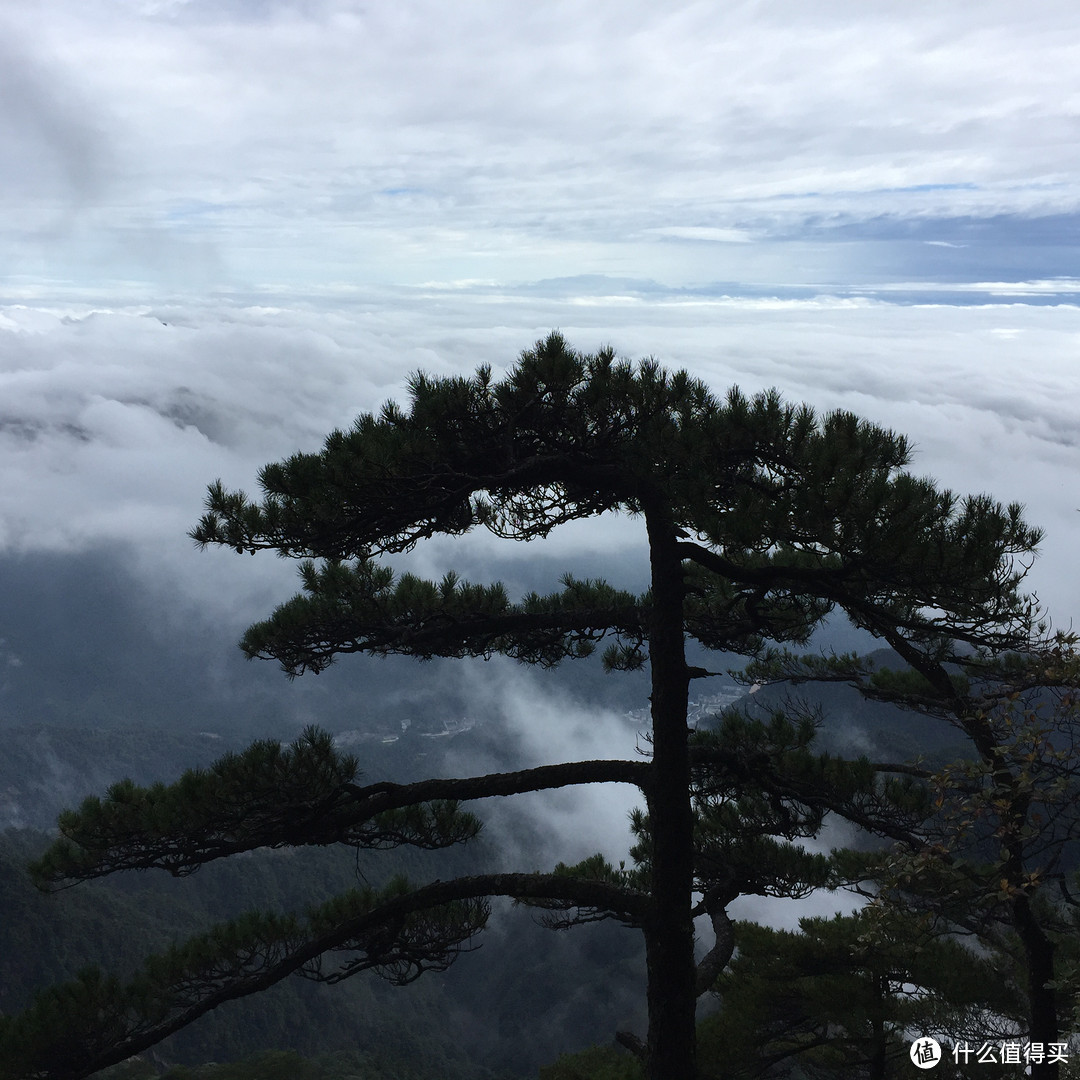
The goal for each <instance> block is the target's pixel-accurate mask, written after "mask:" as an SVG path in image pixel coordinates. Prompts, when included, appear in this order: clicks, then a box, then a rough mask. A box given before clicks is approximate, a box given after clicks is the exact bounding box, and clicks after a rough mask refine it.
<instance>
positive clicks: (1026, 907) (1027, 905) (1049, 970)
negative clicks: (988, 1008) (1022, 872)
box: [1012, 896, 1061, 1080]
mask: <svg viewBox="0 0 1080 1080" xmlns="http://www.w3.org/2000/svg"><path fill="white" fill-rule="evenodd" d="M1012 917H1013V926H1014V927H1015V929H1016V932H1017V934H1018V936H1019V938H1020V942H1021V944H1022V945H1023V947H1024V959H1025V960H1026V961H1027V976H1028V1039H1029V1040H1030V1041H1031V1042H1033V1043H1042V1044H1043V1049H1044V1050H1045V1051H1046V1055H1047V1058H1048V1057H1049V1052H1050V1044H1051V1043H1056V1042H1060V1041H1061V1034H1060V1026H1059V1024H1058V1013H1057V994H1056V992H1055V990H1054V988H1053V986H1052V985H1050V984H1051V983H1052V981H1053V978H1054V944H1053V942H1052V941H1050V939H1049V938H1047V936H1046V934H1045V933H1044V932H1043V929H1042V927H1041V926H1040V925H1039V923H1038V920H1037V919H1036V917H1035V913H1034V912H1033V911H1032V910H1031V901H1030V900H1029V899H1028V897H1027V896H1019V897H1017V898H1016V899H1015V900H1014V901H1013V904H1012ZM1059 1071H1060V1070H1059V1066H1058V1063H1057V1062H1056V1061H1054V1062H1051V1061H1049V1060H1047V1059H1046V1058H1044V1059H1043V1060H1042V1061H1041V1062H1035V1061H1033V1062H1032V1063H1031V1080H1057V1078H1058V1074H1059Z"/></svg>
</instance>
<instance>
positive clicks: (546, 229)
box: [0, 0, 1080, 287]
mask: <svg viewBox="0 0 1080 1080" xmlns="http://www.w3.org/2000/svg"><path fill="white" fill-rule="evenodd" d="M3 18H4V23H5V25H4V27H3V31H4V32H3V34H2V35H0V40H3V41H4V42H5V44H4V45H3V55H2V57H0V61H2V62H0V72H2V73H3V74H2V75H0V95H2V97H3V100H4V101H5V102H6V103H7V104H6V107H5V108H4V109H3V112H2V114H0V148H2V150H3V153H2V154H0V161H2V162H4V163H5V164H4V165H3V166H0V189H2V190H3V191H4V192H5V196H6V200H5V201H6V205H7V206H8V207H9V208H10V212H9V214H8V215H7V217H6V220H5V222H4V223H3V225H2V226H0V234H2V235H3V238H4V240H5V246H6V247H7V248H8V250H9V251H11V252H12V253H13V255H14V258H13V259H11V260H9V262H8V265H7V268H6V270H5V273H6V274H7V275H8V278H9V281H10V283H11V285H12V286H16V285H18V284H19V283H20V282H25V281H26V280H30V281H34V282H37V281H41V280H43V279H44V280H49V281H58V280H68V281H71V280H75V281H85V280H95V281H109V282H112V283H113V284H114V285H115V286H118V285H119V284H120V283H121V282H125V283H128V284H129V285H130V284H131V283H132V282H140V281H141V282H151V283H155V284H161V283H164V284H166V285H169V286H171V287H177V286H184V287H196V286H198V285H199V284H205V283H208V282H216V283H226V284H228V283H231V284H234V285H236V284H241V285H250V284H252V283H255V282H261V283H265V282H268V281H270V282H285V281H293V282H310V281H321V282H327V281H335V280H343V281H367V282H372V281H377V282H403V281H406V282H417V281H423V280H428V279H439V280H460V279H463V278H497V279H499V280H503V281H506V280H535V279H536V278H539V277H545V276H554V275H560V274H567V273H575V272H581V271H582V270H589V271H591V272H607V273H625V272H628V271H629V272H637V273H640V272H641V271H642V269H643V268H645V267H650V266H651V267H652V268H653V269H652V273H653V276H656V277H658V278H661V279H663V280H667V281H669V282H670V283H674V284H681V283H685V282H687V281H702V280H716V279H724V280H744V279H749V278H753V277H754V276H755V275H760V276H761V277H762V278H763V279H765V280H798V279H799V277H798V275H799V274H800V273H801V274H803V275H804V276H805V275H807V274H809V275H811V276H812V277H814V278H815V279H817V280H837V279H838V278H840V277H844V276H845V274H846V275H850V274H852V273H858V272H859V270H860V268H861V266H862V261H863V258H864V256H862V255H860V254H859V253H858V252H853V251H851V250H849V249H846V248H844V247H842V246H836V245H835V243H834V241H835V240H836V238H837V235H836V234H835V230H836V229H837V228H839V227H847V228H851V229H854V230H855V233H856V235H857V234H858V233H859V232H860V230H861V229H863V228H864V227H871V226H875V227H876V229H877V232H878V233H880V227H879V226H880V223H881V222H882V221H883V220H884V221H888V222H892V223H893V226H894V227H895V226H896V224H897V223H901V224H902V223H905V222H918V223H921V224H922V226H923V227H925V226H926V225H927V223H933V222H935V221H939V222H941V223H942V228H943V229H944V230H945V231H946V232H947V231H948V230H949V228H950V226H949V223H950V222H953V221H955V220H957V219H967V218H970V217H972V216H974V218H975V219H977V220H1000V219H1006V220H1011V219H1012V218H1014V217H1016V216H1020V217H1021V218H1023V219H1027V218H1029V217H1031V216H1042V215H1048V214H1057V215H1062V214H1064V215H1072V214H1074V213H1075V212H1076V210H1077V205H1078V195H1080V183H1078V179H1077V169H1076V164H1077V162H1076V150H1075V147H1076V145H1077V139H1076V132H1077V102H1078V101H1080V75H1078V72H1080V64H1078V63H1077V59H1078V57H1077V46H1076V45H1075V42H1076V41H1077V40H1078V39H1080V35H1078V31H1080V15H1078V14H1077V12H1076V10H1075V7H1074V6H1073V5H1069V4H1066V3H1064V2H1055V3H1049V4H1043V5H1040V6H1039V7H1038V8H1037V9H1036V10H1030V11H1029V10H1026V9H1024V10H1021V9H1020V8H1018V7H1017V6H1016V5H1015V4H1013V3H1009V2H1006V0H999V2H991V3H986V4H981V5H979V6H978V7H972V6H969V5H954V6H952V7H941V6H940V5H938V6H932V5H929V4H922V3H919V4H892V3H888V4H877V5H873V6H872V7H864V8H862V9H860V10H859V11H858V12H853V10H852V8H851V6H850V5H848V4H841V3H823V4H814V5H812V6H809V7H808V6H807V5H804V4H800V3H797V2H796V0H785V2H781V3H775V4H769V5H759V4H742V5H722V6H716V5H707V4H699V3H677V4H668V5H665V6H663V7H662V8H658V7H656V6H655V5H649V4H645V3H641V2H638V0H635V2H633V3H629V4H627V3H619V4H614V3H599V4H592V5H590V6H589V7H588V9H587V10H583V9H582V8H581V6H580V5H573V4H569V3H566V2H558V3H552V4H547V5H543V6H540V7H537V6H536V5H525V4H511V5H507V4H505V3H495V2H494V0H477V2H475V3H470V4H464V5H455V6H453V7H447V6H446V5H441V4H437V3H434V2H432V0H408V2H407V3H402V4H396V5H392V6H386V5H361V4H360V3H357V2H355V0H280V2H273V3H254V2H251V3H247V2H239V0H238V2H233V3H223V4H214V3H209V2H202V0H188V2H181V0H177V2H168V3H166V2H153V3H151V2H135V0H127V2H103V0H97V2H90V3H78V4H76V3H74V2H73V0H46V2H44V3H41V4H34V5H23V6H22V7H11V8H9V9H8V10H7V11H6V12H5V14H4V17H3ZM871 231H874V229H871ZM901 231H902V230H901ZM933 231H934V230H933V229H930V230H929V233H930V234H929V235H928V236H927V239H928V240H930V241H933V240H935V236H934V235H933ZM1073 231H1074V232H1075V230H1073ZM991 232H992V230H991ZM808 237H811V238H813V243H812V244H811V245H810V247H809V248H802V249H799V248H792V249H788V248H787V247H785V246H784V244H785V243H791V242H793V241H796V240H799V239H805V238H808ZM848 239H850V237H848ZM943 239H944V241H945V242H946V243H948V242H952V241H951V240H950V237H949V236H948V235H946V236H944V237H943ZM733 240H734V241H736V242H735V243H732V241H733ZM981 243H982V245H983V246H984V247H992V246H994V241H993V236H992V235H984V236H983V237H982V241H981ZM775 244H780V245H781V248H782V250H780V251H772V250H767V251H755V252H754V253H753V254H751V252H750V250H748V249H751V248H764V249H771V248H772V247H773V246H774V245H775ZM948 251H949V249H947V248H940V249H939V252H938V258H937V259H936V260H930V265H935V264H940V263H941V261H942V253H946V254H947V253H948Z"/></svg>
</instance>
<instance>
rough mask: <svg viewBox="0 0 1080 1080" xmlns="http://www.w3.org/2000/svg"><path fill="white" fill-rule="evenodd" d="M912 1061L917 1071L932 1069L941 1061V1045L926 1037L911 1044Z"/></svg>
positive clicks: (935, 1040)
mask: <svg viewBox="0 0 1080 1080" xmlns="http://www.w3.org/2000/svg"><path fill="white" fill-rule="evenodd" d="M911 1060H912V1063H913V1064H914V1065H915V1067H916V1068H917V1069H932V1068H933V1067H934V1066H935V1065H936V1064H937V1063H938V1062H939V1061H940V1060H941V1044H940V1043H939V1042H938V1041H937V1039H931V1038H930V1037H929V1036H928V1035H924V1036H923V1038H921V1039H916V1040H915V1041H914V1042H913V1043H912V1044H911Z"/></svg>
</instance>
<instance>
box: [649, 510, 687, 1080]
mask: <svg viewBox="0 0 1080 1080" xmlns="http://www.w3.org/2000/svg"><path fill="white" fill-rule="evenodd" d="M646 524H647V526H648V533H649V545H650V561H651V567H652V601H653V614H652V619H653V622H652V627H651V632H650V635H649V658H650V664H651V669H652V725H653V759H652V767H653V776H652V783H651V784H650V786H649V790H648V806H649V821H650V831H651V836H652V889H651V892H652V914H651V918H650V919H649V920H648V922H647V924H646V926H645V928H644V930H645V947H646V962H647V965H648V984H649V985H648V1003H649V1039H648V1056H647V1059H646V1075H647V1077H648V1078H649V1080H694V1078H695V1077H696V1075H697V1070H696V1063H695V1016H696V1006H697V995H696V992H695V990H696V987H695V974H696V973H695V967H694V921H693V916H692V915H691V913H690V909H691V902H692V893H693V863H694V835H693V833H694V817H693V810H692V807H691V803H690V751H689V739H688V731H687V726H686V710H687V697H688V691H689V672H688V670H687V666H686V651H685V640H684V636H683V595H684V586H683V573H682V561H681V559H680V557H679V553H678V546H677V538H676V536H675V531H674V527H673V525H672V522H671V520H670V517H669V516H668V515H667V514H665V513H663V512H660V513H656V512H652V513H650V511H649V510H648V509H646Z"/></svg>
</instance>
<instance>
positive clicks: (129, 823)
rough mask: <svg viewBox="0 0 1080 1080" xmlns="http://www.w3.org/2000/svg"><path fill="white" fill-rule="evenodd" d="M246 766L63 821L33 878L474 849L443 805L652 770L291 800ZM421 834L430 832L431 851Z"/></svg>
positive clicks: (422, 784) (107, 802)
mask: <svg viewBox="0 0 1080 1080" xmlns="http://www.w3.org/2000/svg"><path fill="white" fill-rule="evenodd" d="M254 751H255V748H252V750H251V751H248V752H247V754H252V755H254ZM245 757H246V755H238V756H237V757H235V758H234V759H232V760H233V762H234V764H235V765H236V767H237V772H238V774H239V777H240V779H242V781H243V785H242V786H241V787H238V786H237V785H235V784H230V783H227V782H226V783H222V782H221V781H222V778H221V777H220V776H219V775H218V774H217V773H215V772H213V771H210V772H207V773H202V774H200V773H193V774H188V775H187V776H185V777H184V778H182V779H181V780H180V781H178V782H177V783H176V784H173V785H170V786H169V787H166V786H164V785H158V786H156V787H153V788H149V789H147V788H136V787H135V786H134V785H127V786H122V787H121V789H120V790H119V791H118V792H117V795H118V796H122V798H120V797H116V798H112V797H111V796H112V795H113V791H110V796H107V797H106V798H105V799H104V800H88V802H87V803H84V805H83V808H82V809H81V810H80V811H76V812H69V813H68V814H65V815H64V816H63V817H62V818H61V831H62V832H63V834H64V835H63V837H62V838H61V839H60V840H58V841H56V842H55V843H54V844H53V845H52V846H51V847H50V848H49V849H48V850H47V851H46V852H45V854H44V855H43V856H42V858H41V859H40V860H39V861H38V862H37V863H36V864H35V865H34V867H33V870H34V873H35V876H36V878H37V879H38V881H39V883H43V884H50V883H51V884H58V883H61V882H65V883H67V884H72V883H74V882H78V881H85V880H89V879H91V878H97V877H103V876H105V875H107V874H111V873H114V872H116V871H118V870H145V869H151V868H160V869H165V870H168V871H169V873H171V874H173V875H174V876H176V877H181V876H184V875H187V874H190V873H193V872H194V871H195V870H197V869H198V868H199V867H200V866H203V865H204V864H206V863H208V862H212V861H213V860H215V859H220V858H224V857H227V856H229V855H236V854H239V853H240V852H244V851H252V850H255V849H257V848H263V847H270V848H276V847H302V846H312V845H316V846H323V845H328V844H337V843H340V844H348V845H350V846H353V847H369V848H371V847H387V846H393V845H394V844H400V843H409V844H414V845H417V846H427V847H440V846H446V845H447V844H450V843H456V842H460V841H462V840H466V839H468V838H469V837H470V836H471V835H474V834H475V831H476V829H475V828H472V829H469V828H461V827H460V826H458V825H457V823H456V822H455V818H454V812H453V807H449V808H447V807H445V806H440V805H439V804H442V803H447V802H452V801H461V800H470V801H471V800H476V799H486V798H494V797H499V796H508V795H519V794H524V793H526V792H530V791H545V790H551V789H554V788H561V787H569V786H573V785H577V784H609V783H626V784H633V785H636V786H637V787H639V788H641V789H642V790H645V789H647V787H648V785H649V779H650V775H651V766H650V764H649V763H648V762H646V761H619V760H596V761H575V762H568V763H566V764H559V765H543V766H539V767H537V768H533V769H523V770H519V771H516V772H503V773H490V774H487V775H484V776H474V777H468V778H461V779H442V780H438V779H436V780H422V781H419V782H417V783H413V784H393V783H376V784H371V785H368V786H361V785H358V784H355V783H353V782H351V781H349V780H342V779H340V778H336V780H335V782H334V783H333V784H332V786H330V787H329V788H327V789H320V788H319V786H318V784H319V781H318V779H317V778H316V779H315V780H314V781H307V785H308V786H307V787H304V786H303V785H300V786H299V790H296V791H292V792H290V795H291V797H285V795H284V793H283V788H284V787H285V785H283V784H282V783H281V780H280V777H279V775H278V774H277V773H276V772H275V773H273V774H272V775H270V776H267V777H265V778H260V777H259V776H258V775H254V776H253V775H251V774H250V772H244V770H243V768H242V767H243V766H244V765H245V764H246V763H245ZM256 768H257V763H256ZM225 779H226V780H227V779H229V777H226V778H225ZM305 780H306V776H305ZM418 806H427V807H429V808H430V810H431V813H430V814H429V815H428V818H425V819H424V820H423V821H421V822H420V823H419V824H414V825H412V826H411V827H410V829H409V831H408V832H406V833H403V832H402V830H401V829H400V828H396V829H395V828H394V826H395V825H396V819H394V818H393V817H392V816H391V819H390V824H389V825H388V824H386V819H387V816H389V815H393V813H394V812H395V811H401V810H402V809H403V808H410V807H418ZM429 819H430V821H429ZM424 827H430V828H432V830H433V833H432V839H431V840H430V841H429V842H426V843H425V839H426V838H425V836H424V835H423V828H424Z"/></svg>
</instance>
